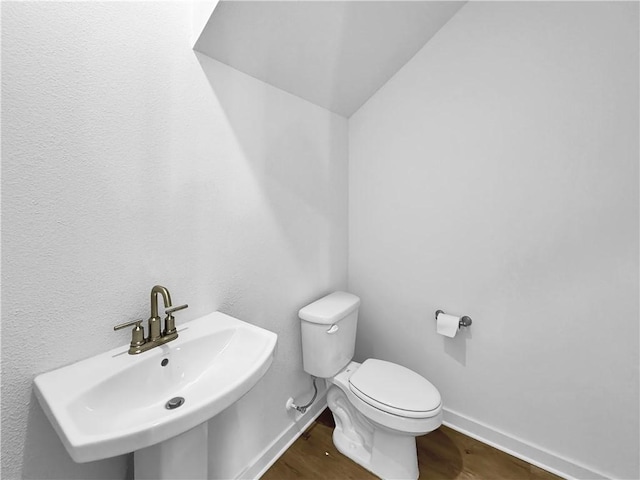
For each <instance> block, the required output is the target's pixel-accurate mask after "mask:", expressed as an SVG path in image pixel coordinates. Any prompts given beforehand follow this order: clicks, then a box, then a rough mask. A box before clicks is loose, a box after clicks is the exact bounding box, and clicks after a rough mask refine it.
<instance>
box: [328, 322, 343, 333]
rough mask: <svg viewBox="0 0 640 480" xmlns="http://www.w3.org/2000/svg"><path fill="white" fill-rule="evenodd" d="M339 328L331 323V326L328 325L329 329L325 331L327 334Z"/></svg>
mask: <svg viewBox="0 0 640 480" xmlns="http://www.w3.org/2000/svg"><path fill="white" fill-rule="evenodd" d="M339 328H340V327H339V326H338V325H336V324H335V323H334V324H333V325H331V327H329V330H327V333H328V334H332V333H336V332H337V331H338V329H339Z"/></svg>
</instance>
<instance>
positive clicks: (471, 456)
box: [262, 409, 560, 480]
mask: <svg viewBox="0 0 640 480" xmlns="http://www.w3.org/2000/svg"><path fill="white" fill-rule="evenodd" d="M334 425H335V424H334V422H333V416H332V415H331V412H330V411H329V409H326V410H325V411H324V412H323V413H322V414H321V415H320V416H319V417H318V419H317V420H316V421H315V422H314V423H313V424H312V425H311V426H310V427H309V428H308V429H307V431H306V432H305V433H303V434H302V436H301V437H300V438H298V440H296V441H295V442H294V443H293V444H292V445H291V447H289V449H288V450H287V451H286V452H285V453H284V455H282V457H280V458H279V459H278V461H276V463H274V464H273V466H272V467H271V468H270V469H269V470H268V471H267V472H266V473H265V474H264V475H263V476H262V478H263V479H264V480H300V479H309V480H325V479H336V480H342V479H344V480H368V479H372V480H374V479H376V478H378V477H376V476H375V475H373V474H372V473H370V472H369V471H367V470H366V469H364V468H362V467H361V466H360V465H358V464H357V463H355V462H353V461H352V460H350V459H348V458H347V457H345V456H344V455H342V454H341V453H340V452H338V451H337V450H336V448H335V446H334V445H333V440H332V438H331V436H332V433H333V428H334ZM417 446H418V465H419V468H420V479H421V480H479V479H482V480H557V479H560V477H558V476H556V475H553V474H552V473H549V472H547V471H545V470H542V469H541V468H538V467H535V466H533V465H530V464H528V463H527V462H524V461H522V460H520V459H518V458H516V457H513V456H511V455H508V454H506V453H504V452H501V451H500V450H498V449H496V448H493V447H491V446H489V445H486V444H484V443H482V442H479V441H477V440H474V439H473V438H470V437H467V436H466V435H463V434H461V433H459V432H456V431H455V430H452V429H450V428H448V427H445V426H441V427H440V428H439V429H437V430H435V431H433V432H431V433H429V434H428V435H424V436H421V437H418V438H417Z"/></svg>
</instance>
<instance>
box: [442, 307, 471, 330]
mask: <svg viewBox="0 0 640 480" xmlns="http://www.w3.org/2000/svg"><path fill="white" fill-rule="evenodd" d="M440 313H444V312H443V311H442V310H436V320H437V319H438V314H440ZM472 323H473V322H472V320H471V317H468V316H467V315H465V316H464V317H460V321H459V322H458V328H460V327H469V326H471V324H472Z"/></svg>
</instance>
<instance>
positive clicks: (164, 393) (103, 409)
mask: <svg viewBox="0 0 640 480" xmlns="http://www.w3.org/2000/svg"><path fill="white" fill-rule="evenodd" d="M178 334H179V336H178V338H177V339H176V340H174V341H172V342H170V343H167V344H164V345H161V346H159V347H156V348H153V349H152V350H149V351H148V352H145V353H141V354H139V355H129V354H128V353H127V350H128V345H127V346H123V347H120V348H116V349H113V350H111V351H109V352H106V353H102V354H100V355H96V356H95V357H92V358H89V359H86V360H82V361H80V362H77V363H74V364H73V365H69V366H67V367H63V368H60V369H58V370H54V371H52V372H48V373H44V374H42V375H39V376H38V377H36V379H35V381H34V383H35V393H36V396H37V398H38V400H39V401H40V404H41V405H42V408H43V410H44V412H45V414H46V415H47V418H49V420H50V421H51V423H52V424H53V427H54V428H55V430H56V432H58V435H59V436H60V439H61V440H62V443H63V444H64V446H65V447H66V449H67V452H69V455H70V456H71V458H73V460H75V461H76V462H90V461H93V460H100V459H103V458H108V457H113V456H116V455H121V454H124V453H128V452H136V453H135V457H134V462H135V476H136V479H142V478H157V479H162V478H173V479H176V478H195V477H200V478H206V465H207V457H206V455H207V448H206V447H207V444H206V439H207V430H206V423H205V422H206V421H207V420H209V419H210V418H212V417H213V416H215V415H217V414H218V413H220V412H221V411H222V410H224V409H225V408H227V407H228V406H229V405H231V404H232V403H234V402H235V401H237V400H238V399H239V398H240V397H242V396H243V395H244V394H245V393H247V392H248V391H249V390H250V389H251V388H252V387H253V386H254V385H255V384H256V383H257V382H258V380H260V378H261V377H262V376H263V375H264V373H265V372H266V371H267V369H268V368H269V366H270V365H271V362H272V360H273V355H274V350H275V346H276V340H277V335H276V334H275V333H273V332H270V331H268V330H264V329H262V328H259V327H256V326H254V325H251V324H248V323H246V322H243V321H241V320H238V319H236V318H233V317H230V316H228V315H225V314H223V313H220V312H214V313H211V314H209V315H206V316H204V317H201V318H198V319H196V320H193V321H191V322H186V323H184V324H183V325H182V326H181V327H179V328H178ZM202 475H204V476H202Z"/></svg>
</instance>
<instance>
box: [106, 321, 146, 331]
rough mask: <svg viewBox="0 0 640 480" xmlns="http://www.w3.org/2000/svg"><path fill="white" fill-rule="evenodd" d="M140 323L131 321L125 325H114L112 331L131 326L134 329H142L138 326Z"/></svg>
mask: <svg viewBox="0 0 640 480" xmlns="http://www.w3.org/2000/svg"><path fill="white" fill-rule="evenodd" d="M141 323H142V320H132V321H131V322H126V323H121V324H119V325H116V326H115V327H113V329H114V330H122V329H123V328H127V327H130V326H131V325H135V326H136V327H135V328H142V327H141V326H140V324H141Z"/></svg>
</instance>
